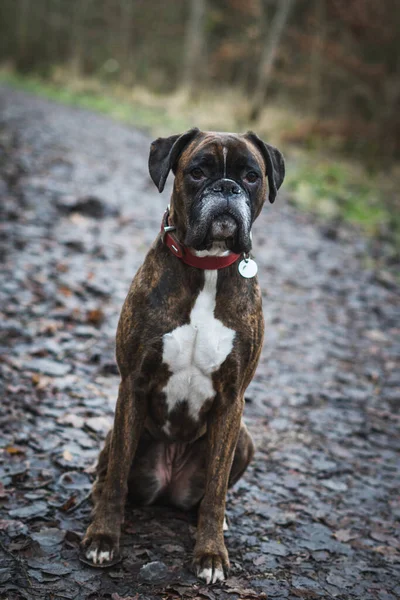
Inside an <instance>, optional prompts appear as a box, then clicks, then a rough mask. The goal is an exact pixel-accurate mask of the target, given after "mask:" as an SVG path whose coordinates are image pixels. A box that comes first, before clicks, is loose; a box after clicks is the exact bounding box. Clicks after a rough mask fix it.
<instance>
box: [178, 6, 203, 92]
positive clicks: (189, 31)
mask: <svg viewBox="0 0 400 600" xmlns="http://www.w3.org/2000/svg"><path fill="white" fill-rule="evenodd" d="M189 11H190V12H189V20H188V23H187V25H186V32H185V41H184V47H183V74H182V87H183V88H184V89H185V90H187V92H188V94H189V95H193V93H194V91H195V89H196V88H197V87H198V86H199V84H200V80H201V79H202V74H203V73H204V20H205V14H206V0H190V9H189Z"/></svg>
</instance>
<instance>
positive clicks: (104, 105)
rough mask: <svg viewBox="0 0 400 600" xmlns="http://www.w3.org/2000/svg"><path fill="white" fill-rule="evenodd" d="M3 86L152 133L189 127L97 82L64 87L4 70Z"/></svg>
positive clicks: (185, 123) (160, 109) (1, 74)
mask: <svg viewBox="0 0 400 600" xmlns="http://www.w3.org/2000/svg"><path fill="white" fill-rule="evenodd" d="M0 83H5V84H7V85H10V86H12V87H14V88H17V89H21V90H24V91H26V92H30V93H32V94H35V95H36V96H41V97H42V98H48V99H50V100H54V101H56V102H60V103H63V104H68V105H72V106H80V107H82V108H87V109H90V110H94V111H97V112H101V113H104V114H107V115H110V116H111V117H113V118H114V119H117V120H119V121H124V122H127V123H130V124H132V125H135V126H136V127H139V128H142V129H147V130H149V131H151V132H155V133H158V135H159V134H160V133H159V132H160V131H161V132H165V131H167V132H169V131H181V130H184V129H187V128H188V127H189V125H188V124H187V122H185V119H182V118H180V117H179V115H177V116H176V117H173V116H171V115H170V114H169V112H168V111H167V110H166V109H163V108H162V107H161V106H156V105H154V104H153V105H152V106H146V104H145V103H142V102H138V101H135V100H133V99H130V100H129V101H128V100H124V99H121V98H120V97H118V96H119V95H118V93H112V89H111V88H109V87H106V86H102V85H101V83H99V82H97V83H96V85H93V82H90V85H89V86H87V87H86V89H85V87H84V84H82V81H79V82H78V83H77V84H71V85H68V84H64V83H62V84H61V85H59V84H55V83H51V82H47V81H44V80H43V79H41V78H39V77H34V76H21V75H18V74H16V73H14V72H12V71H8V70H4V71H0Z"/></svg>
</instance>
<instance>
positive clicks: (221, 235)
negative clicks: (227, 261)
mask: <svg viewBox="0 0 400 600" xmlns="http://www.w3.org/2000/svg"><path fill="white" fill-rule="evenodd" d="M237 231H238V224H237V222H236V220H235V219H234V217H232V215H229V214H227V213H225V214H222V215H219V216H218V217H216V218H215V219H214V220H213V221H212V223H211V227H210V228H209V230H208V234H207V237H208V238H210V241H211V242H228V241H233V240H234V238H235V237H236V235H237Z"/></svg>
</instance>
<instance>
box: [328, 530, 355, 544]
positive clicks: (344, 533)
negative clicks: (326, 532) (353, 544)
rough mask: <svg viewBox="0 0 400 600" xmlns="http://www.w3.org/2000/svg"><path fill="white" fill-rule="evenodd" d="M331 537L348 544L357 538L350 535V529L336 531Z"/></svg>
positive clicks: (352, 534)
mask: <svg viewBox="0 0 400 600" xmlns="http://www.w3.org/2000/svg"><path fill="white" fill-rule="evenodd" d="M333 537H335V538H336V539H337V540H338V541H339V542H349V541H350V540H354V538H356V537H358V536H357V535H355V534H354V533H351V531H350V529H338V530H337V531H336V532H335V533H334V534H333Z"/></svg>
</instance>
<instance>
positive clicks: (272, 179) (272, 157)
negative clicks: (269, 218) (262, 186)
mask: <svg viewBox="0 0 400 600" xmlns="http://www.w3.org/2000/svg"><path fill="white" fill-rule="evenodd" d="M245 137H246V138H247V139H249V140H250V141H251V142H253V144H254V145H255V146H256V147H257V148H258V149H259V150H260V152H261V154H262V155H263V158H264V162H265V167H266V175H267V177H268V185H269V195H268V198H269V201H270V202H271V204H273V203H274V201H275V198H276V194H277V192H278V190H279V188H280V187H281V185H282V182H283V180H284V178H285V161H284V160H283V156H282V154H281V152H279V150H278V149H277V148H274V146H270V145H269V144H266V143H265V142H263V141H262V140H261V139H260V138H259V137H258V135H256V134H255V133H253V132H252V131H248V132H247V133H246V134H245Z"/></svg>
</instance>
